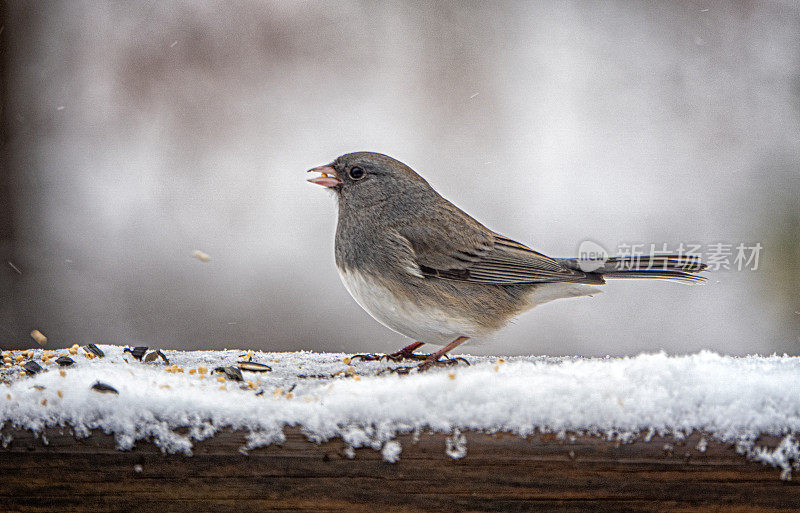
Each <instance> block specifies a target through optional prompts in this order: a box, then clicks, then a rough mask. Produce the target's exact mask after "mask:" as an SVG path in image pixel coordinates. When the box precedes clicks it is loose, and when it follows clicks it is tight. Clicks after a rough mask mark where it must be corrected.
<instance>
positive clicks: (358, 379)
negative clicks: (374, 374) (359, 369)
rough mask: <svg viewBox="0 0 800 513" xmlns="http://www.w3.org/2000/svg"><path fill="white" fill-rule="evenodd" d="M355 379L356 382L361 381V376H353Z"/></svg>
mask: <svg viewBox="0 0 800 513" xmlns="http://www.w3.org/2000/svg"><path fill="white" fill-rule="evenodd" d="M353 379H354V380H356V381H361V376H359V375H358V374H356V375H355V376H353Z"/></svg>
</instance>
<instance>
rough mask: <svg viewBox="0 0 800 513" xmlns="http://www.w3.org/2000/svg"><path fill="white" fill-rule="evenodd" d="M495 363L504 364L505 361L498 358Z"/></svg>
mask: <svg viewBox="0 0 800 513" xmlns="http://www.w3.org/2000/svg"><path fill="white" fill-rule="evenodd" d="M497 363H506V361H505V359H503V358H498V359H497Z"/></svg>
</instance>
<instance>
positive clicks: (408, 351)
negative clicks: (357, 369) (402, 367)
mask: <svg viewBox="0 0 800 513" xmlns="http://www.w3.org/2000/svg"><path fill="white" fill-rule="evenodd" d="M420 346H422V343H421V342H414V343H413V344H410V345H408V346H406V347H404V348H403V349H401V350H399V351H397V352H396V353H392V354H374V353H373V354H356V355H353V356H352V357H351V358H350V359H351V360H355V359H356V358H358V359H359V360H361V361H364V362H375V361H383V360H391V361H393V362H402V361H403V360H417V361H424V360H426V359H428V358H430V357H431V356H432V355H430V354H417V353H415V352H414V350H415V349H417V348H418V347H420Z"/></svg>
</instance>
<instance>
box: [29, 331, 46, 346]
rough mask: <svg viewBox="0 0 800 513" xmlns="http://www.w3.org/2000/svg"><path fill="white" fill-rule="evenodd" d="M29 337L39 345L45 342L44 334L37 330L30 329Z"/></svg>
mask: <svg viewBox="0 0 800 513" xmlns="http://www.w3.org/2000/svg"><path fill="white" fill-rule="evenodd" d="M31 338H32V339H33V340H35V341H36V343H37V344H39V345H40V346H43V345H45V344H47V337H45V336H44V334H43V333H42V332H41V331H39V330H33V331H31Z"/></svg>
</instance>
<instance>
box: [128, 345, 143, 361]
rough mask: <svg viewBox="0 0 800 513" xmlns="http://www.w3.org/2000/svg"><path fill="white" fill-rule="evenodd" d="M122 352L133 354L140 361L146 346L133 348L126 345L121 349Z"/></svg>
mask: <svg viewBox="0 0 800 513" xmlns="http://www.w3.org/2000/svg"><path fill="white" fill-rule="evenodd" d="M122 352H123V353H130V354H131V356H133V357H134V358H136V359H137V360H140V361H141V359H142V356H144V353H146V352H147V346H136V347H134V348H133V349H130V348H127V347H126V348H125V349H123V350H122Z"/></svg>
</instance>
